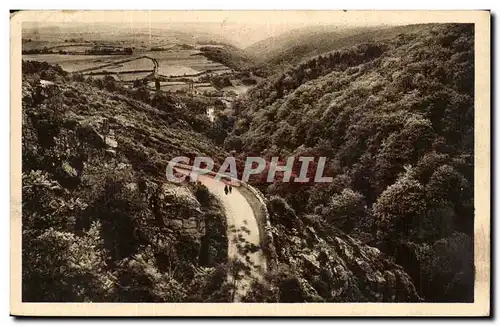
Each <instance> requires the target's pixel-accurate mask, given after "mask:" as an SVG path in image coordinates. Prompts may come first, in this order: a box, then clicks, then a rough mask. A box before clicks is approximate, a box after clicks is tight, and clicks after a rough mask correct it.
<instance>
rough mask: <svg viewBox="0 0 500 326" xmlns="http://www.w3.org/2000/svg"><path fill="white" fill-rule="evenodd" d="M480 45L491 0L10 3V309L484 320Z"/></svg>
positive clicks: (483, 58)
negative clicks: (95, 7)
mask: <svg viewBox="0 0 500 326" xmlns="http://www.w3.org/2000/svg"><path fill="white" fill-rule="evenodd" d="M489 44H490V13H489V11H462V12H451V11H441V12H437V11H428V12H425V11H415V12H411V11H400V12H391V11H387V12H381V11H378V12H377V11H358V12H356V11H354V12H352V11H350V12H348V11H316V12H307V11H260V12H259V11H249V12H245V11H177V12H175V11H108V12H105V11H85V10H80V11H17V12H12V13H11V74H12V75H11V92H12V102H11V128H12V129H14V128H15V129H16V130H15V131H13V133H12V135H11V145H12V146H11V155H12V158H11V162H12V167H11V168H12V172H11V177H12V184H11V187H12V188H11V189H12V194H11V203H12V205H13V208H12V211H11V250H12V255H13V256H12V258H11V287H12V290H11V291H12V292H11V313H12V314H19V315H77V316H78V315H79V316H84V315H85V316H88V315H116V316H119V315H134V316H135V315H137V316H145V315H157V316H172V315H198V316H200V315H206V316H208V315H212V316H217V315H239V316H243V315H269V316H271V315H281V316H284V315H286V316H292V315H316V316H342V315H353V316H367V315H382V316H391V315H403V316H411V315H444V316H455V315H464V316H486V315H489V313H490V274H489V273H490V190H489V187H490V186H489V185H490V183H489V182H490V181H489V180H490V166H489V164H490V102H489V101H490V84H489V83H490V62H489V60H490V59H489V58H490V45H489ZM40 303H44V304H48V305H43V306H41V305H40ZM68 303H80V304H81V305H78V306H71V307H68V306H65V304H68ZM103 303H108V304H111V303H112V304H113V305H111V306H110V305H102V304H103ZM186 303H197V305H196V308H194V309H193V306H192V305H191V306H189V308H188V306H185V305H183V304H186ZM235 303H238V305H235ZM252 303H259V304H260V305H251V304H252ZM284 303H287V304H293V305H284ZM370 303H372V304H373V303H379V304H380V305H376V306H373V305H369V304H370ZM391 303H398V304H401V305H396V306H395V305H391ZM439 303H441V304H442V303H447V304H446V305H445V306H446V307H444V306H443V305H439ZM137 304H149V305H141V306H139V305H137ZM173 304H175V305H173ZM348 304H356V305H354V306H349V305H348ZM436 304H437V305H436ZM65 307H66V308H65ZM130 307H134V308H133V309H132V308H130ZM356 307H358V308H356ZM85 309H88V310H87V311H86V310H85ZM343 309H344V310H343Z"/></svg>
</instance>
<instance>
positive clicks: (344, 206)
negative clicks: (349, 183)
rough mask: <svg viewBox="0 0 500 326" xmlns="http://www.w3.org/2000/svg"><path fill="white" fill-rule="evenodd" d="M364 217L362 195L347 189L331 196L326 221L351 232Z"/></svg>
mask: <svg viewBox="0 0 500 326" xmlns="http://www.w3.org/2000/svg"><path fill="white" fill-rule="evenodd" d="M364 215H365V203H364V200H363V195H361V194H360V193H359V192H356V191H353V190H352V189H349V188H346V189H344V190H342V192H341V193H340V194H334V195H333V196H332V198H331V200H330V203H329V204H328V207H327V212H326V218H327V219H328V221H329V222H330V223H332V224H334V225H335V226H337V227H339V228H341V229H343V230H344V231H346V232H350V231H352V230H353V229H354V227H355V226H356V225H357V224H358V222H359V221H360V220H361V219H363V217H364Z"/></svg>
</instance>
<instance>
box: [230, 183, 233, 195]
mask: <svg viewBox="0 0 500 326" xmlns="http://www.w3.org/2000/svg"><path fill="white" fill-rule="evenodd" d="M232 191H233V187H231V185H229V193H231V192H232Z"/></svg>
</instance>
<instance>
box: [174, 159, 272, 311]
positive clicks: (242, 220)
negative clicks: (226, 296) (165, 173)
mask: <svg viewBox="0 0 500 326" xmlns="http://www.w3.org/2000/svg"><path fill="white" fill-rule="evenodd" d="M175 170H176V171H177V172H180V173H183V174H188V173H190V171H188V170H184V169H179V168H175ZM198 180H199V181H200V182H201V183H202V184H204V185H205V186H206V187H207V188H208V190H209V191H210V192H211V193H212V194H214V195H215V196H216V197H217V198H219V200H220V201H221V203H222V204H223V206H224V209H225V212H226V218H227V225H228V230H227V235H228V242H229V243H228V256H229V260H230V261H233V262H235V263H234V264H233V265H238V266H239V268H237V270H238V271H237V273H236V271H235V270H233V273H231V274H232V275H229V280H230V281H231V282H235V288H236V291H235V294H234V301H235V302H239V301H241V298H242V297H243V296H244V295H245V293H246V292H247V291H248V289H249V286H250V284H251V282H252V280H255V279H260V278H261V277H262V275H263V274H264V271H265V269H266V260H265V257H264V253H263V252H262V249H261V246H260V237H259V227H258V224H257V220H256V217H255V215H254V212H253V210H252V207H251V206H250V204H249V202H248V201H247V199H246V197H245V196H243V195H242V193H241V192H240V191H239V190H238V187H236V186H233V189H232V193H230V194H227V195H226V194H225V193H224V186H225V183H224V182H222V181H218V180H215V178H214V177H213V176H210V175H200V176H199V177H198ZM246 193H248V192H246Z"/></svg>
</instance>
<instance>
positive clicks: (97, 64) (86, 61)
mask: <svg viewBox="0 0 500 326" xmlns="http://www.w3.org/2000/svg"><path fill="white" fill-rule="evenodd" d="M30 43H31V42H30ZM33 43H34V42H33ZM78 47H81V48H82V49H83V46H81V45H78V46H76V45H75V46H67V47H64V49H65V50H68V49H73V48H74V49H77V48H78ZM198 53H200V52H199V51H198V50H178V49H176V50H165V51H145V52H136V53H134V54H133V55H84V54H81V55H80V54H77V55H64V54H24V55H23V60H35V61H46V62H47V63H50V64H59V65H60V66H61V67H62V68H63V69H64V70H66V71H69V72H82V73H87V72H92V73H98V72H105V71H106V72H111V73H113V72H125V71H127V72H129V71H139V72H143V71H145V70H153V69H154V64H153V62H152V60H151V59H149V58H152V59H155V60H157V61H158V74H159V75H161V76H165V77H177V76H179V77H182V76H193V75H201V74H203V73H205V72H211V73H222V72H229V71H231V69H229V68H228V67H226V66H224V65H222V64H220V63H217V62H213V61H211V60H208V59H207V58H205V57H204V56H201V55H196V54H198ZM145 57H149V58H145ZM134 59H136V60H134ZM124 60H129V61H127V62H123V61H124ZM114 63H116V64H114Z"/></svg>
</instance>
